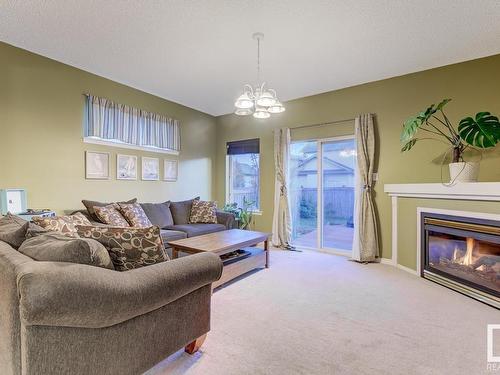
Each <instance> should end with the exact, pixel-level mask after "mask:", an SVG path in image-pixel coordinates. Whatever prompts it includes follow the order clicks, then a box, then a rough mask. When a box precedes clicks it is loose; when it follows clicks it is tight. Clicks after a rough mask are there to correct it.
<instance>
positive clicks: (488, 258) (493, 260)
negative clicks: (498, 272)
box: [472, 255, 500, 268]
mask: <svg viewBox="0 0 500 375" xmlns="http://www.w3.org/2000/svg"><path fill="white" fill-rule="evenodd" d="M497 263H500V255H484V256H482V257H481V258H479V259H478V260H477V261H476V262H475V263H474V265H473V266H472V267H473V268H478V267H481V266H482V265H483V264H484V265H485V266H490V267H492V266H494V265H495V264H497Z"/></svg>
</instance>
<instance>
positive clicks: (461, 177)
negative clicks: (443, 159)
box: [449, 161, 479, 183]
mask: <svg viewBox="0 0 500 375" xmlns="http://www.w3.org/2000/svg"><path fill="white" fill-rule="evenodd" d="M449 167H450V183H454V182H477V176H478V174H479V163H478V162H475V161H474V162H458V163H450V164H449Z"/></svg>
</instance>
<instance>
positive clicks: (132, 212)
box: [118, 203, 153, 228]
mask: <svg viewBox="0 0 500 375" xmlns="http://www.w3.org/2000/svg"><path fill="white" fill-rule="evenodd" d="M118 206H119V208H118V209H119V210H120V213H121V214H122V215H123V217H124V218H125V219H126V220H127V221H128V223H129V224H130V226H131V227H137V228H147V227H151V226H152V225H153V224H151V221H149V219H148V217H147V216H146V213H145V212H144V210H143V209H142V207H141V205H140V204H139V203H130V204H129V203H118Z"/></svg>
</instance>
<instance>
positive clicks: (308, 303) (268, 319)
mask: <svg viewBox="0 0 500 375" xmlns="http://www.w3.org/2000/svg"><path fill="white" fill-rule="evenodd" d="M487 323H497V324H498V323H500V313H499V311H498V310H496V309H493V308H492V307H489V306H486V305H484V304H482V303H480V302H477V301H474V300H472V299H470V298H468V297H465V296H463V295H461V294H459V293H456V292H453V291H451V290H448V289H446V288H444V287H442V286H440V285H437V284H434V283H432V282H430V281H426V280H423V279H421V278H419V277H416V276H413V275H411V274H409V273H406V272H405V271H401V270H399V269H396V268H394V267H391V266H387V265H382V264H369V265H361V264H357V263H353V262H349V261H348V260H347V259H346V258H344V257H341V256H334V255H328V254H322V253H316V252H304V253H294V252H284V251H273V252H272V254H271V268H270V269H268V270H261V271H258V272H255V273H253V274H251V275H249V276H248V277H246V278H243V279H241V280H239V281H238V282H236V283H233V284H231V285H229V286H227V287H225V288H223V289H221V290H218V291H217V292H216V293H215V294H214V296H213V305H212V330H211V332H210V333H209V335H208V338H207V340H206V341H205V344H204V346H203V347H202V350H201V352H199V353H197V354H195V355H193V356H189V355H187V354H185V353H183V352H182V351H181V352H178V353H176V354H174V355H173V356H171V357H170V358H168V359H167V360H165V361H164V362H162V363H160V364H159V365H158V366H156V367H155V368H154V369H152V370H150V371H149V372H148V375H149V374H191V375H194V374H204V375H207V374H214V375H215V374H217V375H225V374H228V375H237V374H307V375H312V374H467V375H472V374H481V373H487V367H486V366H487V362H486V324H487ZM489 373H490V374H491V372H489ZM498 373H499V374H500V370H499V372H498Z"/></svg>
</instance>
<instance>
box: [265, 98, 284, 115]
mask: <svg viewBox="0 0 500 375" xmlns="http://www.w3.org/2000/svg"><path fill="white" fill-rule="evenodd" d="M267 111H268V112H269V113H281V112H285V107H283V104H281V102H280V101H279V100H276V103H275V104H273V105H272V106H270V107H269V108H268V109H267Z"/></svg>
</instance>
